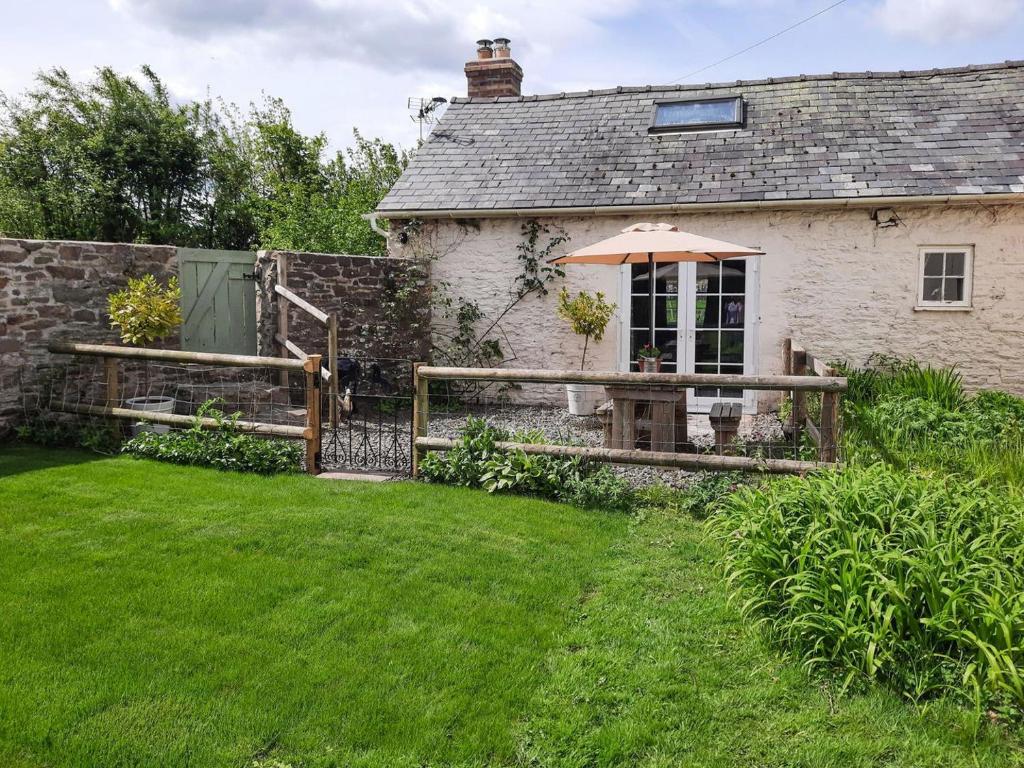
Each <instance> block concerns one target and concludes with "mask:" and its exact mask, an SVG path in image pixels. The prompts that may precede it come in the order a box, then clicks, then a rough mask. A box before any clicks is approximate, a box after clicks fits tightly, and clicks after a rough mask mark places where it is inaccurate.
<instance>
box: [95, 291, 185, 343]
mask: <svg viewBox="0 0 1024 768" xmlns="http://www.w3.org/2000/svg"><path fill="white" fill-rule="evenodd" d="M107 305H108V306H107V310H108V312H109V313H110V325H111V326H112V327H114V328H117V329H118V330H119V332H120V334H121V340H122V341H123V342H124V343H125V344H137V345H142V346H145V345H146V344H152V343H153V342H154V341H159V340H160V339H164V338H166V337H168V336H170V335H171V334H172V333H174V332H175V331H177V330H178V327H179V326H180V325H181V288H179V287H178V278H176V277H172V278H171V279H170V280H169V281H168V282H167V287H166V288H163V287H161V286H160V284H159V283H158V282H157V281H156V278H155V277H153V275H143V276H142V277H139V278H131V277H130V278H128V287H127V288H124V289H123V290H120V291H117V292H116V293H112V294H110V296H108V297H107Z"/></svg>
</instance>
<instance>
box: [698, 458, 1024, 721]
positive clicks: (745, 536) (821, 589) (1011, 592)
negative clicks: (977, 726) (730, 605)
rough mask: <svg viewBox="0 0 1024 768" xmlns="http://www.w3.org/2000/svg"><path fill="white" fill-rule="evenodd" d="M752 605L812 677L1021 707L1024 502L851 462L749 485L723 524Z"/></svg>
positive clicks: (725, 511) (733, 566) (735, 575)
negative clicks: (817, 674)
mask: <svg viewBox="0 0 1024 768" xmlns="http://www.w3.org/2000/svg"><path fill="white" fill-rule="evenodd" d="M709 525H710V530H711V531H712V533H713V535H714V536H715V537H717V538H718V539H720V540H722V541H723V542H725V544H726V547H725V550H726V553H727V554H726V560H725V568H726V571H727V574H728V578H729V580H730V581H731V582H732V584H733V586H734V587H735V588H736V589H737V594H738V595H739V596H741V599H742V603H741V604H742V610H743V612H744V613H745V614H746V615H747V616H749V617H751V618H753V619H755V620H757V621H759V622H761V623H762V624H763V625H764V626H765V627H766V629H767V630H768V632H769V634H770V635H771V636H772V637H773V638H775V639H777V640H778V641H779V642H781V643H782V644H783V645H785V646H786V647H788V648H789V649H791V650H792V651H793V652H795V653H796V654H798V655H799V656H800V657H801V658H802V659H803V661H804V663H805V664H806V665H807V666H808V667H809V668H811V669H813V670H815V671H820V672H825V673H830V674H833V675H838V676H839V677H840V678H841V679H842V680H843V681H844V684H845V685H846V686H850V685H856V684H858V683H864V682H869V681H879V682H883V683H885V684H887V685H889V686H891V687H893V688H895V689H896V690H898V691H900V692H901V693H902V694H903V695H905V696H906V697H908V698H909V699H912V700H915V701H917V700H921V699H924V698H928V697H931V696H934V695H938V694H946V693H954V694H955V695H957V696H961V697H963V698H966V699H968V700H970V701H971V702H972V703H973V704H974V705H975V706H977V707H978V708H979V709H980V708H982V707H990V708H994V709H996V710H999V711H1003V712H1007V713H1014V714H1017V715H1019V714H1021V712H1022V710H1024V504H1022V503H1021V502H1020V501H1019V500H1011V497H1009V496H1007V495H1004V494H1001V493H1000V492H998V491H997V490H994V489H993V488H992V487H991V486H989V485H986V484H984V483H983V482H982V481H977V480H976V481H970V482H968V481H962V480H960V479H956V480H948V481H947V479H945V478H943V477H941V476H935V475H923V474H911V473H906V472H903V471H899V470H896V469H893V468H891V467H887V466H885V465H883V464H876V465H873V466H866V467H865V466H850V467H847V468H845V469H843V470H841V471H823V472H817V473H813V474H811V475H809V476H807V477H805V478H799V477H790V478H785V479H781V480H779V481H776V482H774V483H772V484H769V485H766V486H763V487H758V488H741V489H740V490H739V491H738V492H737V493H736V494H734V495H732V496H730V497H729V498H728V499H726V501H725V502H724V504H723V506H722V510H721V512H720V514H719V515H717V516H715V517H713V518H712V520H711V522H710V524H709Z"/></svg>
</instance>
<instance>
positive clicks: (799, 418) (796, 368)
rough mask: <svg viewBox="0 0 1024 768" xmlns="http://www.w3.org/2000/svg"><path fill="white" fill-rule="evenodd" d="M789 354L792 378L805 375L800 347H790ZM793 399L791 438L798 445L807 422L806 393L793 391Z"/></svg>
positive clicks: (804, 359)
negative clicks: (790, 356)
mask: <svg viewBox="0 0 1024 768" xmlns="http://www.w3.org/2000/svg"><path fill="white" fill-rule="evenodd" d="M790 352H791V354H792V356H793V359H792V362H791V364H790V365H791V370H792V374H793V375H794V376H806V375H807V352H806V351H804V349H803V348H802V347H798V346H797V345H795V344H794V345H792V347H791V349H790ZM791 396H792V398H793V417H792V418H793V436H794V439H795V440H796V441H797V444H798V445H799V443H800V433H801V432H803V430H804V423H805V422H806V421H807V393H806V392H799V391H794V392H793V393H792V395H791Z"/></svg>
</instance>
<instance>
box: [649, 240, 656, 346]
mask: <svg viewBox="0 0 1024 768" xmlns="http://www.w3.org/2000/svg"><path fill="white" fill-rule="evenodd" d="M654 279H655V275H654V252H653V251H649V252H648V253H647V289H648V296H650V299H651V346H652V347H653V346H655V344H654V318H655V317H656V315H657V313H656V312H655V309H654Z"/></svg>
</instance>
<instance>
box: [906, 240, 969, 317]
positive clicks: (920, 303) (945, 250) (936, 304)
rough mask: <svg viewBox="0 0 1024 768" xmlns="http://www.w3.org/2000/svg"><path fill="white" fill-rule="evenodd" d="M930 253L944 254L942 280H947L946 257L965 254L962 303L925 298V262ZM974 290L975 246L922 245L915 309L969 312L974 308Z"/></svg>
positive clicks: (918, 262) (918, 260) (918, 265)
mask: <svg viewBox="0 0 1024 768" xmlns="http://www.w3.org/2000/svg"><path fill="white" fill-rule="evenodd" d="M929 253H941V254H943V256H942V260H943V266H942V276H941V277H942V279H943V280H945V279H946V265H945V262H946V255H947V254H950V253H959V254H963V257H964V274H963V281H964V294H963V295H964V297H963V299H962V300H960V301H943V300H942V299H940V300H938V301H934V300H929V299H925V297H924V281H925V273H924V267H925V261H926V260H927V254H929ZM928 277H935V275H929V276H928ZM973 289H974V246H973V245H922V246H919V248H918V259H917V304H916V306H915V307H914V309H916V310H930V311H935V310H938V311H942V310H954V311H961V312H963V311H969V310H970V309H971V308H972V300H973Z"/></svg>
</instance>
